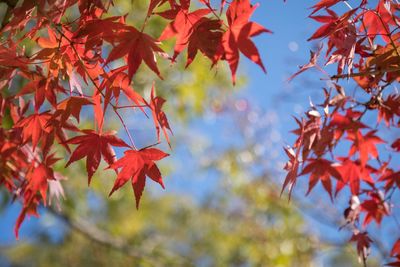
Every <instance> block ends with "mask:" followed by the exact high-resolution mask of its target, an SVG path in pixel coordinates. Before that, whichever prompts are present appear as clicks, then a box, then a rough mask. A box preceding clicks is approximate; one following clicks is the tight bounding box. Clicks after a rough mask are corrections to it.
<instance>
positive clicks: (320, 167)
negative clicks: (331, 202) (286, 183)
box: [300, 159, 342, 199]
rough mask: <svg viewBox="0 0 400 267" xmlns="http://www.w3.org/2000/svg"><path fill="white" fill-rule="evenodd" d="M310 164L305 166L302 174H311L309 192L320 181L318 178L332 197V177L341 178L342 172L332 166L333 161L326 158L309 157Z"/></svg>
mask: <svg viewBox="0 0 400 267" xmlns="http://www.w3.org/2000/svg"><path fill="white" fill-rule="evenodd" d="M308 162H309V163H308V165H307V166H306V167H304V169H303V171H302V172H301V173H300V175H306V174H309V173H311V174H310V181H309V185H308V191H307V194H309V193H310V192H311V190H312V189H313V188H314V186H315V185H316V184H317V183H318V180H320V181H321V182H322V185H323V186H324V188H325V190H326V192H328V194H329V196H330V197H331V199H333V198H332V182H331V179H330V178H331V177H335V178H336V179H338V180H341V179H342V178H341V176H340V173H339V172H338V171H337V169H336V168H335V167H333V166H332V162H330V161H329V160H326V159H308Z"/></svg>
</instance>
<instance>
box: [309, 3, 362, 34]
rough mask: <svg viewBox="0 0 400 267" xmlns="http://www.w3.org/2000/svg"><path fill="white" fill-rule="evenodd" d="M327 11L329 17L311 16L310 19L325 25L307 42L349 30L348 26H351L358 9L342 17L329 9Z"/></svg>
mask: <svg viewBox="0 0 400 267" xmlns="http://www.w3.org/2000/svg"><path fill="white" fill-rule="evenodd" d="M326 11H327V12H328V15H326V16H310V18H312V19H314V20H316V21H318V22H321V23H324V25H322V26H321V27H319V28H318V29H317V30H316V31H315V32H314V33H313V35H312V36H311V37H310V38H308V40H307V41H310V40H314V39H319V38H324V37H328V36H330V35H331V34H333V33H335V32H338V31H342V30H343V29H346V28H348V25H349V24H350V22H349V19H350V18H351V16H353V14H354V13H355V12H356V11H357V9H353V10H350V11H348V12H346V13H344V14H343V15H342V16H340V17H339V16H338V15H337V14H336V13H335V12H334V11H332V10H330V9H327V10H326ZM350 21H351V20H350Z"/></svg>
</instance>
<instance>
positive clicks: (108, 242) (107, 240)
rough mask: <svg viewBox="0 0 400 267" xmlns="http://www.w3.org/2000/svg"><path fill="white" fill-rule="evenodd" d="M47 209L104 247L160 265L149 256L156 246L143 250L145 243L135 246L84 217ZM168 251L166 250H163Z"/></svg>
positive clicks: (184, 260)
mask: <svg viewBox="0 0 400 267" xmlns="http://www.w3.org/2000/svg"><path fill="white" fill-rule="evenodd" d="M47 211H48V212H49V213H50V214H52V215H53V216H55V217H57V218H58V219H60V220H62V221H63V222H64V223H65V224H66V225H67V226H68V227H69V228H70V229H71V230H73V231H76V232H78V233H80V234H81V235H82V236H84V237H86V238H87V239H89V240H91V241H93V242H95V243H97V244H99V245H101V246H104V247H108V248H111V249H113V250H116V251H119V252H121V253H123V254H125V255H127V256H129V257H131V258H133V259H135V260H141V261H145V262H147V263H149V264H150V266H159V265H160V264H159V262H157V261H156V260H155V259H153V258H152V257H150V256H149V254H150V253H151V251H152V250H153V248H154V245H152V248H149V251H148V252H147V251H143V245H142V246H141V249H139V248H133V247H132V246H131V245H129V244H128V242H127V241H126V240H124V239H122V238H119V237H115V236H112V235H111V234H110V233H108V232H107V231H104V230H102V229H100V228H98V227H96V226H95V225H94V224H93V223H90V222H88V221H86V220H84V219H82V218H74V219H72V218H71V216H69V215H67V214H66V213H63V212H61V211H56V210H55V209H53V208H52V207H50V206H48V207H47ZM163 253H166V252H163ZM167 254H169V256H171V257H175V258H179V259H180V260H181V261H182V262H186V261H187V260H186V259H185V258H184V257H183V256H180V255H176V254H172V253H170V252H168V253H167Z"/></svg>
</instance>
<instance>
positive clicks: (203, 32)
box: [186, 18, 222, 67]
mask: <svg viewBox="0 0 400 267" xmlns="http://www.w3.org/2000/svg"><path fill="white" fill-rule="evenodd" d="M221 25H222V22H221V21H220V20H215V19H209V18H201V19H200V20H199V21H198V22H197V23H196V24H195V25H194V26H193V33H192V34H191V35H190V37H189V40H188V42H189V44H188V55H187V62H186V67H188V66H189V65H190V64H191V63H192V62H193V60H194V58H195V57H196V54H197V51H198V50H200V51H201V52H202V53H203V54H204V55H205V56H206V57H208V58H209V59H210V60H211V61H212V63H213V64H215V63H216V62H217V61H218V56H217V51H218V50H220V49H221V47H220V46H221V41H222V30H221Z"/></svg>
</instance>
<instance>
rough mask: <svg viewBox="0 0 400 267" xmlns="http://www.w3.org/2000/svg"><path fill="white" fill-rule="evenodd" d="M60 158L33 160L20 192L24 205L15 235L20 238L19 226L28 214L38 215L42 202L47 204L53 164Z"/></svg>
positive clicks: (52, 178)
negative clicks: (37, 161)
mask: <svg viewBox="0 0 400 267" xmlns="http://www.w3.org/2000/svg"><path fill="white" fill-rule="evenodd" d="M58 160H59V159H58V158H55V157H54V155H49V156H48V157H46V159H45V160H44V162H43V163H39V164H37V163H36V161H33V162H32V163H31V165H30V166H29V168H28V171H27V173H26V180H25V183H24V184H23V187H22V190H21V192H20V194H21V195H22V197H23V207H22V210H21V212H20V214H19V216H18V218H17V222H16V223H15V228H14V232H15V236H16V238H17V239H18V232H19V228H20V227H21V224H22V222H23V221H24V219H25V217H26V215H28V216H32V215H33V216H38V213H37V206H38V205H39V204H40V203H42V204H43V205H46V199H47V189H48V186H49V184H48V180H54V179H55V178H54V172H53V169H52V167H51V166H52V165H53V164H54V163H55V162H57V161H58Z"/></svg>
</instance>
